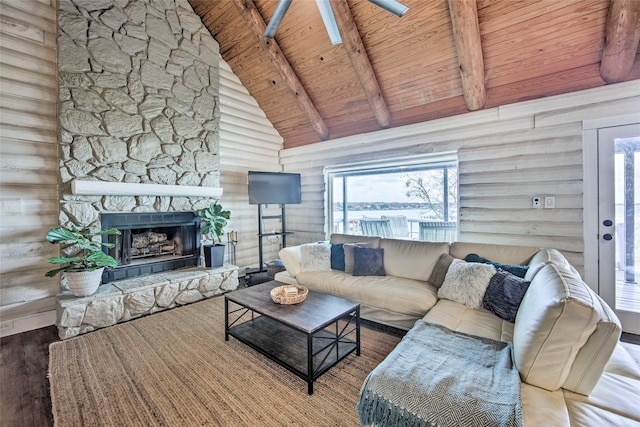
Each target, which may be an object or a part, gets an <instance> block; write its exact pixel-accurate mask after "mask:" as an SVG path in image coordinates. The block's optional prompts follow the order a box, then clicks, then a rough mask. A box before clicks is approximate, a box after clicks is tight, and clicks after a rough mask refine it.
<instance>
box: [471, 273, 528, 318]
mask: <svg viewBox="0 0 640 427" xmlns="http://www.w3.org/2000/svg"><path fill="white" fill-rule="evenodd" d="M530 284H531V282H528V281H526V280H524V279H523V278H521V277H518V276H516V275H514V274H511V273H509V272H508V271H505V270H498V272H497V273H496V274H494V275H493V277H492V278H491V280H490V281H489V286H487V290H486V291H485V293H484V297H483V298H482V306H483V307H484V308H486V309H487V310H489V311H490V312H492V313H493V314H495V315H496V316H498V317H499V318H501V319H504V320H506V321H507V322H511V323H515V322H516V314H518V308H519V307H520V303H521V302H522V298H524V294H525V293H526V292H527V289H529V285H530Z"/></svg>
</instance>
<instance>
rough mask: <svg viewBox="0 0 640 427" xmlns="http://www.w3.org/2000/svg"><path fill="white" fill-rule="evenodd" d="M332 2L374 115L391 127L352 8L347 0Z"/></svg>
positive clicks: (387, 108) (381, 123) (345, 45)
mask: <svg viewBox="0 0 640 427" xmlns="http://www.w3.org/2000/svg"><path fill="white" fill-rule="evenodd" d="M331 4H332V5H333V10H334V12H335V14H336V22H337V23H338V28H339V29H340V34H341V35H342V44H343V45H344V47H345V49H346V50H347V53H348V54H349V59H351V64H352V65H353V68H354V69H355V71H356V75H357V76H358V79H359V80H360V84H361V85H362V88H363V89H364V92H365V94H366V95H367V99H369V105H370V106H371V110H372V111H373V115H374V117H375V118H376V121H377V122H378V124H379V125H380V127H382V128H386V127H389V125H390V124H391V113H390V112H389V107H387V104H386V102H385V101H384V98H383V96H382V91H381V90H380V85H379V84H378V79H377V77H376V75H375V73H374V72H373V68H372V67H371V62H370V61H369V56H368V55H367V51H366V49H365V48H364V44H363V43H362V39H361V38H360V33H359V32H358V28H357V27H356V24H355V22H353V16H352V15H351V9H350V8H349V5H348V4H347V0H331Z"/></svg>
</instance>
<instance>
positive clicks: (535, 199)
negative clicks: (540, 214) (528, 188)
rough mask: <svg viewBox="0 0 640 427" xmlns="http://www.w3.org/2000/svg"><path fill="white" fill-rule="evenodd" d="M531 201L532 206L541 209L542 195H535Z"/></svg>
mask: <svg viewBox="0 0 640 427" xmlns="http://www.w3.org/2000/svg"><path fill="white" fill-rule="evenodd" d="M531 202H532V203H531V207H533V208H534V209H540V208H541V207H542V196H533V199H531Z"/></svg>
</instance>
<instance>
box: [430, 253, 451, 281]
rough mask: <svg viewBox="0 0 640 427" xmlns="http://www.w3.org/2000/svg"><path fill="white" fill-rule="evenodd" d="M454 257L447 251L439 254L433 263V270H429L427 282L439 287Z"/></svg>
mask: <svg viewBox="0 0 640 427" xmlns="http://www.w3.org/2000/svg"><path fill="white" fill-rule="evenodd" d="M454 259H455V258H454V257H452V256H451V255H449V254H447V253H442V254H440V256H439V257H438V260H437V261H436V265H434V266H433V270H431V275H430V276H429V278H428V279H427V282H429V283H431V284H432V285H433V286H435V287H436V288H439V287H441V286H442V283H443V282H444V277H445V276H446V275H447V271H448V270H449V266H450V265H451V262H452V261H453V260H454Z"/></svg>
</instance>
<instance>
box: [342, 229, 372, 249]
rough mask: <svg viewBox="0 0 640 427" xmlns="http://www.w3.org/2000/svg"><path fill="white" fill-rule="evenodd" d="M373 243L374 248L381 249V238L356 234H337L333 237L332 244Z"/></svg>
mask: <svg viewBox="0 0 640 427" xmlns="http://www.w3.org/2000/svg"><path fill="white" fill-rule="evenodd" d="M361 242H365V243H371V247H372V248H379V247H380V237H374V236H357V235H355V234H339V233H335V234H332V235H331V239H330V243H331V244H332V245H336V244H339V243H361Z"/></svg>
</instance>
